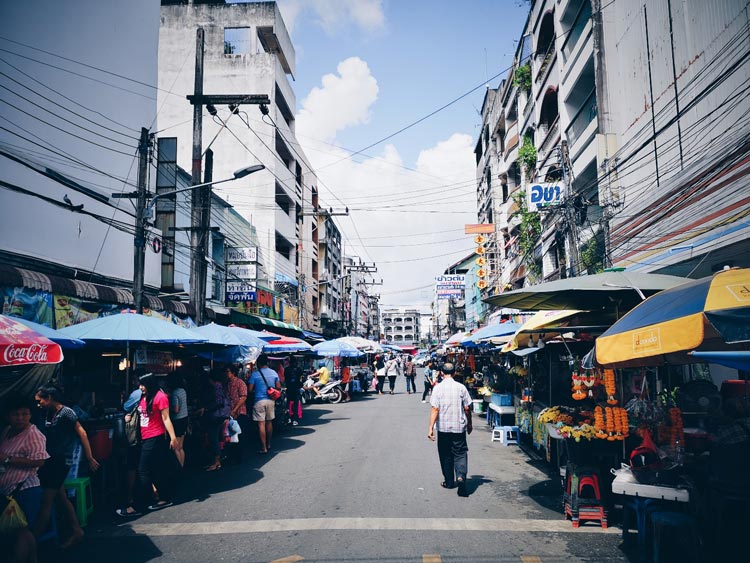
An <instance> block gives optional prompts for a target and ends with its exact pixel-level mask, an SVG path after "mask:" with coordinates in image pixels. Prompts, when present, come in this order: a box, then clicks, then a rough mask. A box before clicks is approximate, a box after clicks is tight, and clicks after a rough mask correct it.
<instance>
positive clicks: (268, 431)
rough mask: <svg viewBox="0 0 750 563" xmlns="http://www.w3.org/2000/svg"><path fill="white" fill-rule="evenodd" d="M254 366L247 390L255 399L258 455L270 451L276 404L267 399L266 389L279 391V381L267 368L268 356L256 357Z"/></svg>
mask: <svg viewBox="0 0 750 563" xmlns="http://www.w3.org/2000/svg"><path fill="white" fill-rule="evenodd" d="M256 365H257V369H256V370H255V371H254V372H253V373H252V375H251V376H250V380H249V381H248V382H247V390H248V392H249V393H252V394H253V397H254V398H255V404H254V405H253V420H254V421H255V422H257V423H258V435H259V437H260V450H258V453H259V454H267V453H268V452H269V451H270V450H271V437H272V436H273V419H274V418H275V417H276V415H275V411H274V407H275V406H276V402H275V401H273V400H272V399H270V398H269V397H268V389H269V388H271V387H275V388H276V389H279V390H281V381H279V376H278V374H277V373H276V372H275V371H274V370H272V369H271V368H269V367H268V356H267V355H266V354H261V355H260V356H258V360H257V362H256Z"/></svg>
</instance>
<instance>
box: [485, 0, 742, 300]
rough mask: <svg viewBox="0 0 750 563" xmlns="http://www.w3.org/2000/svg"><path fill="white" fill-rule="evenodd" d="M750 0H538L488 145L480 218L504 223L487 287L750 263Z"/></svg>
mask: <svg viewBox="0 0 750 563" xmlns="http://www.w3.org/2000/svg"><path fill="white" fill-rule="evenodd" d="M744 10H745V5H744V3H743V2H742V1H734V0H724V1H721V2H715V3H703V2H699V1H697V0H695V1H688V2H683V3H675V2H673V1H672V0H660V1H657V2H649V3H645V4H639V5H636V4H630V3H622V2H614V3H613V2H602V1H600V0H563V1H556V0H537V1H534V2H532V3H531V9H530V13H529V17H528V20H527V22H526V24H525V26H524V31H523V33H522V35H521V38H520V41H519V47H518V50H517V53H516V58H515V63H514V65H513V68H512V69H511V71H510V72H509V74H508V76H507V77H506V79H505V80H504V81H503V82H502V83H501V84H500V86H499V87H498V88H497V89H492V90H488V92H487V95H486V96H485V101H484V104H483V108H482V116H483V126H482V132H481V134H480V137H479V139H478V141H477V146H476V150H475V152H476V160H477V203H478V218H479V220H480V221H481V222H485V223H493V224H494V225H496V232H495V233H494V235H490V237H488V238H490V241H489V242H490V243H491V244H490V245H488V253H487V255H488V262H489V266H490V277H489V279H490V282H491V283H489V284H488V288H487V290H486V292H485V296H491V295H493V294H496V293H499V292H502V291H505V290H508V289H513V288H518V287H522V286H523V285H528V284H531V283H538V282H540V281H545V280H551V279H556V278H559V277H568V276H575V275H582V274H585V273H592V272H595V271H600V270H601V269H603V268H605V267H609V266H620V267H626V268H630V269H642V270H644V271H654V272H661V273H671V274H677V275H690V276H692V277H699V276H701V275H708V274H710V273H711V271H712V270H715V269H717V268H721V267H723V266H725V265H735V266H747V265H748V263H750V248H748V244H750V243H748V240H750V237H749V236H748V234H750V224H748V223H747V221H746V220H743V217H745V215H746V210H747V207H748V201H749V200H748V197H750V194H749V193H748V191H747V189H746V188H745V187H743V186H742V185H741V178H742V176H743V174H744V173H745V167H746V165H747V163H748V158H747V157H748V143H747V136H748V130H749V129H748V126H747V123H746V121H745V120H744V116H745V115H746V113H747V110H748V109H750V108H749V107H748V106H749V105H750V101H749V100H748V96H747V95H745V94H744V90H745V89H744V87H743V86H742V85H743V84H744V83H745V82H746V81H747V78H748V75H750V70H749V68H748V62H747V57H746V55H747V50H748V42H747V36H748V29H747V25H746V23H743V16H742V14H743V13H744ZM688 15H689V16H690V17H688ZM743 37H744V40H743V39H742V38H743ZM721 69H729V70H730V71H731V72H723V71H722V70H721ZM558 188H559V189H558ZM537 203H541V206H539V208H538V209H535V208H537Z"/></svg>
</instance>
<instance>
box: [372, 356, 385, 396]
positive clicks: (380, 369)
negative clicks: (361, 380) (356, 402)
mask: <svg viewBox="0 0 750 563" xmlns="http://www.w3.org/2000/svg"><path fill="white" fill-rule="evenodd" d="M374 367H375V377H376V379H377V380H378V384H377V386H376V387H375V388H376V389H377V390H378V395H382V394H383V385H385V359H384V358H383V355H382V354H378V355H377V356H375V362H374Z"/></svg>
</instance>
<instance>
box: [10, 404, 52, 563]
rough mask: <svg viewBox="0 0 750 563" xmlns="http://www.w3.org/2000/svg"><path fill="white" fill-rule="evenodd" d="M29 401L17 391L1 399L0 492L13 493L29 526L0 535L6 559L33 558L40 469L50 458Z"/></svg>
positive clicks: (22, 559) (34, 559)
mask: <svg viewBox="0 0 750 563" xmlns="http://www.w3.org/2000/svg"><path fill="white" fill-rule="evenodd" d="M31 410H32V403H31V401H30V400H29V399H28V398H27V397H25V396H23V395H21V394H20V393H16V392H10V393H8V395H6V396H5V397H4V398H3V413H2V414H3V416H2V417H1V418H0V421H2V423H7V424H8V426H6V427H5V428H4V429H3V430H2V432H0V460H2V461H0V495H2V498H5V496H6V495H13V498H14V499H15V501H16V502H17V503H18V505H19V507H20V508H21V510H22V511H23V513H24V514H25V515H26V520H27V523H28V525H27V526H24V527H23V528H20V529H18V530H16V531H14V532H13V533H12V534H6V535H0V553H2V554H3V555H4V556H5V557H8V560H9V561H14V562H15V561H19V562H20V561H23V562H26V561H36V560H37V558H36V539H35V538H34V534H33V533H32V532H31V529H33V528H34V526H35V524H36V520H37V517H38V514H39V507H40V505H41V502H42V488H41V486H40V485H39V476H38V471H39V468H40V467H42V466H43V465H44V463H45V460H47V459H48V458H49V454H48V453H47V448H46V439H45V437H44V434H42V433H41V432H40V431H39V429H38V428H37V427H36V426H34V425H33V424H32V423H31Z"/></svg>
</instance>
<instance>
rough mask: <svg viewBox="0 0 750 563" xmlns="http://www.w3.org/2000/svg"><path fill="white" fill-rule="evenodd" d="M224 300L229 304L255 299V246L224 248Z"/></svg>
mask: <svg viewBox="0 0 750 563" xmlns="http://www.w3.org/2000/svg"><path fill="white" fill-rule="evenodd" d="M226 264H227V280H226V300H227V303H229V304H235V305H236V304H237V303H246V302H248V301H253V302H254V301H257V299H258V293H257V288H256V285H255V282H256V279H257V278H258V249H257V247H254V246H251V247H239V248H234V247H229V248H227V249H226Z"/></svg>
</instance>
